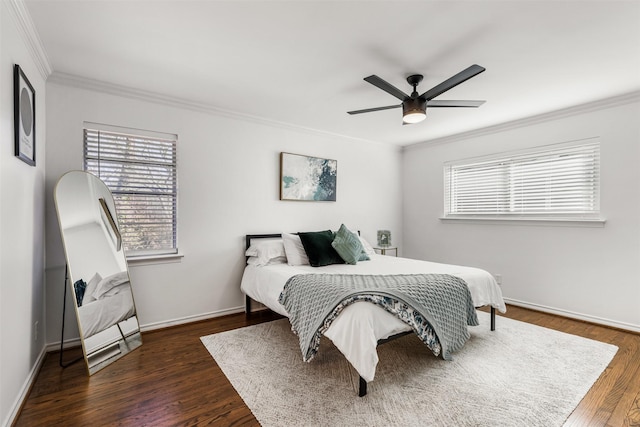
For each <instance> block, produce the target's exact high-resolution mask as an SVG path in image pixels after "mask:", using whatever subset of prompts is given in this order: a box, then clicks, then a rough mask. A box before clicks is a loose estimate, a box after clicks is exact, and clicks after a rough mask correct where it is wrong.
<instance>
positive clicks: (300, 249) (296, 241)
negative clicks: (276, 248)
mask: <svg viewBox="0 0 640 427" xmlns="http://www.w3.org/2000/svg"><path fill="white" fill-rule="evenodd" d="M282 241H283V242H284V251H285V252H286V254H287V264H289V265H309V257H307V252H306V251H305V250H304V246H302V242H301V241H300V236H298V235H297V234H290V233H282Z"/></svg>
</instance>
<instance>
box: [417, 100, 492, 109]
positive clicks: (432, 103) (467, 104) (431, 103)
mask: <svg viewBox="0 0 640 427" xmlns="http://www.w3.org/2000/svg"><path fill="white" fill-rule="evenodd" d="M485 102H487V101H439V100H437V99H436V100H431V101H427V108H433V107H436V108H437V107H472V108H473V107H479V106H481V105H482V104H484V103H485Z"/></svg>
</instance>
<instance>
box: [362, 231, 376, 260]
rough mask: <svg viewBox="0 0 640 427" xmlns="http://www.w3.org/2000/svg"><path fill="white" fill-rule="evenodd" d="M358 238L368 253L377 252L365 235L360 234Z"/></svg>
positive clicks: (373, 253)
mask: <svg viewBox="0 0 640 427" xmlns="http://www.w3.org/2000/svg"><path fill="white" fill-rule="evenodd" d="M358 238H359V239H360V243H362V247H363V248H364V251H365V252H366V253H367V255H369V256H371V255H375V254H376V251H374V250H373V246H371V245H370V244H369V242H367V241H366V240H365V239H364V237H362V236H360V235H359V234H358Z"/></svg>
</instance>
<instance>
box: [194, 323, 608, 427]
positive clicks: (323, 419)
mask: <svg viewBox="0 0 640 427" xmlns="http://www.w3.org/2000/svg"><path fill="white" fill-rule="evenodd" d="M478 317H479V319H480V323H481V325H480V326H476V327H471V328H470V331H471V338H470V339H469V341H468V342H467V343H466V344H465V346H464V347H463V348H462V349H461V350H460V351H458V352H456V353H454V354H453V361H444V360H442V359H440V358H436V357H434V356H433V354H431V353H430V352H429V350H428V349H427V347H426V346H425V345H424V344H422V343H421V342H420V341H419V340H418V338H417V337H416V336H415V335H414V334H411V335H408V336H406V337H404V338H400V339H398V340H395V341H393V342H390V343H387V344H384V345H381V346H379V347H378V355H379V357H380V362H379V363H378V367H377V370H376V377H375V380H374V381H373V382H370V383H369V386H368V394H367V395H366V396H365V397H362V398H361V397H358V395H357V390H358V374H357V372H356V371H355V370H354V369H353V368H352V367H351V365H350V364H349V363H348V362H347V361H346V360H345V358H344V356H342V354H341V353H340V352H339V351H338V350H337V349H336V348H335V347H334V346H333V344H332V343H331V342H330V341H328V340H326V339H324V338H323V341H322V344H321V346H320V351H319V352H318V354H317V355H316V357H315V358H314V359H313V360H312V361H311V362H310V363H305V362H303V361H302V355H301V353H300V348H299V346H298V342H297V337H296V336H295V335H294V334H293V333H292V332H291V329H290V325H289V322H288V320H287V319H281V320H276V321H273V322H269V323H263V324H259V325H255V326H249V327H246V328H241V329H236V330H233V331H228V332H223V333H219V334H214V335H209V336H206V337H202V338H201V340H202V342H203V344H204V345H205V347H206V348H207V350H208V351H209V352H210V353H211V355H212V356H213V358H214V359H215V361H216V363H217V364H218V365H219V366H220V368H221V369H222V371H223V372H224V373H225V375H226V376H227V378H228V379H229V381H230V382H231V384H232V385H233V387H234V388H235V389H236V390H237V392H238V394H239V395H240V396H241V397H242V399H243V400H244V402H245V403H246V405H247V406H248V407H249V409H250V410H251V412H252V413H253V414H254V416H255V417H256V419H257V420H258V421H259V422H260V424H262V425H263V426H394V425H401V426H406V425H425V426H544V427H551V426H561V425H562V424H563V423H564V421H565V420H566V419H567V417H568V416H569V415H570V414H571V412H572V411H573V410H574V409H575V407H576V406H577V405H578V403H579V402H580V400H581V399H582V398H583V397H584V395H585V394H586V393H587V391H589V389H590V388H591V386H592V385H593V383H594V382H595V381H596V380H597V379H598V377H599V376H600V374H601V373H602V372H603V370H604V369H605V368H606V367H607V365H608V364H609V362H610V361H611V359H612V358H613V356H614V355H615V353H616V351H617V347H615V346H613V345H610V344H606V343H602V342H598V341H593V340H590V339H586V338H582V337H578V336H575V335H569V334H566V333H562V332H558V331H554V330H551V329H547V328H542V327H539V326H535V325H531V324H528V323H523V322H519V321H516V320H511V319H507V318H504V317H500V316H498V317H497V330H496V331H494V332H491V331H490V330H489V326H488V324H489V315H488V314H487V313H484V312H479V313H478Z"/></svg>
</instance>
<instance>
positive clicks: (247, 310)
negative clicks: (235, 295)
mask: <svg viewBox="0 0 640 427" xmlns="http://www.w3.org/2000/svg"><path fill="white" fill-rule="evenodd" d="M244 314H245V315H246V316H247V317H249V315H250V314H251V298H249V295H246V294H245V296H244Z"/></svg>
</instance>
